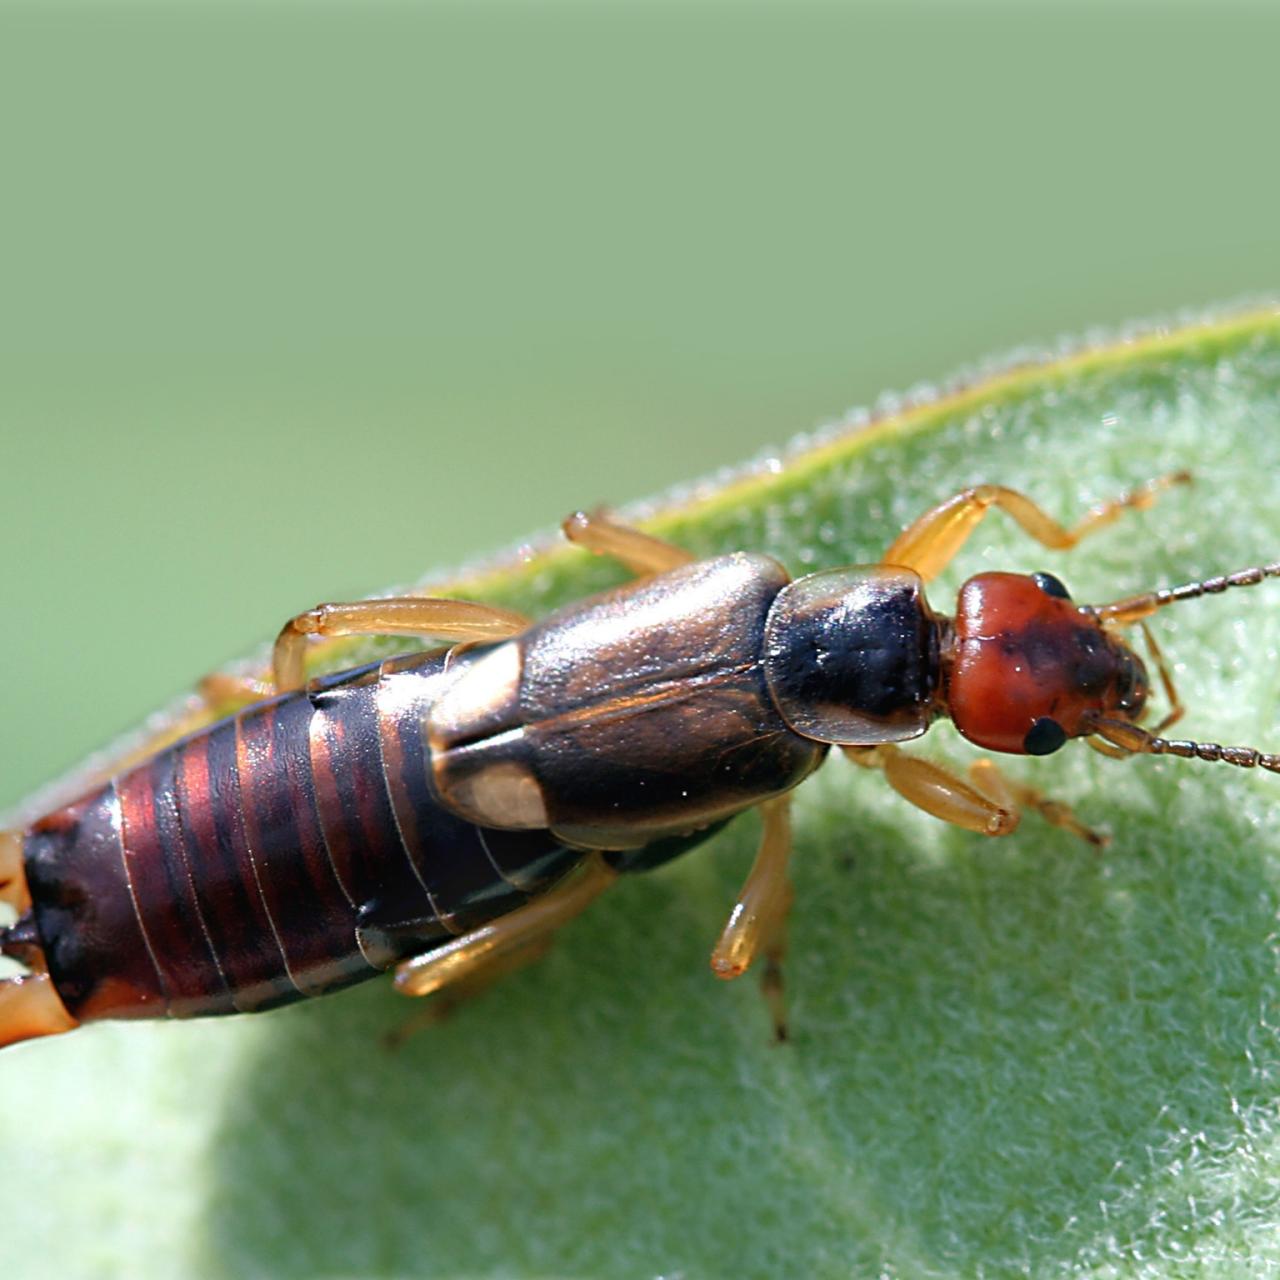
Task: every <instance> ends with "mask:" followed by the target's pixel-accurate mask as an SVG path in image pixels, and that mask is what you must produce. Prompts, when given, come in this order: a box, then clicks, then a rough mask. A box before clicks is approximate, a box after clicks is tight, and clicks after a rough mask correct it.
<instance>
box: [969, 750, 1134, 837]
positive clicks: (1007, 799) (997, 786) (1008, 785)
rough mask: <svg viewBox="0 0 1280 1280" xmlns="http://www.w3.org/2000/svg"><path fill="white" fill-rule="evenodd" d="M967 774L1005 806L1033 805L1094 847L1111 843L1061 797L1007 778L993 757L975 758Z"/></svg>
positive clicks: (978, 786) (1057, 825)
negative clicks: (1083, 820)
mask: <svg viewBox="0 0 1280 1280" xmlns="http://www.w3.org/2000/svg"><path fill="white" fill-rule="evenodd" d="M969 778H970V780H971V781H972V782H973V784H974V786H975V787H977V788H978V790H979V791H982V792H983V793H984V794H986V795H988V796H990V797H991V798H992V799H993V800H995V801H996V802H997V803H999V804H1000V805H1001V806H1002V807H1004V808H1007V809H1012V810H1016V809H1020V808H1021V809H1034V810H1035V811H1036V812H1037V813H1038V814H1039V815H1040V816H1041V817H1042V818H1043V819H1044V820H1045V821H1046V822H1047V823H1049V825H1050V826H1054V827H1061V828H1062V829H1063V830H1064V831H1070V832H1071V834H1072V835H1075V836H1079V837H1080V839H1081V840H1083V841H1085V842H1086V843H1087V844H1091V845H1092V846H1093V847H1094V848H1095V849H1105V848H1106V847H1107V845H1109V844H1110V843H1111V838H1110V837H1109V836H1105V835H1103V834H1102V833H1101V832H1098V831H1094V830H1093V828H1092V827H1086V826H1085V825H1084V823H1083V822H1081V821H1080V819H1079V818H1077V817H1076V815H1075V814H1074V813H1073V812H1072V811H1071V809H1070V807H1069V806H1067V805H1065V804H1063V803H1062V802H1061V801H1060V800H1051V799H1050V798H1049V797H1048V796H1046V795H1045V794H1044V792H1042V791H1037V790H1036V789H1035V788H1034V787H1028V786H1024V785H1023V784H1022V783H1020V782H1014V781H1013V780H1012V779H1011V778H1006V777H1005V776H1004V774H1003V773H1001V772H1000V769H999V768H998V766H997V765H996V764H995V762H994V761H992V760H975V761H974V762H973V763H972V764H971V765H970V766H969Z"/></svg>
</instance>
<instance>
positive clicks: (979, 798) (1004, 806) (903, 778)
mask: <svg viewBox="0 0 1280 1280" xmlns="http://www.w3.org/2000/svg"><path fill="white" fill-rule="evenodd" d="M842 750H843V751H844V753H845V755H846V756H848V757H849V759H850V760H852V761H853V763H854V764H857V765H861V766H862V767H863V768H864V769H882V770H884V776H885V779H886V781H887V782H888V783H889V785H890V786H891V787H892V788H893V789H894V790H895V791H896V792H897V793H898V794H899V795H900V796H902V797H903V799H905V800H909V801H910V802H911V803H912V804H913V805H915V806H916V808H918V809H923V810H924V811H925V813H931V814H932V815H933V816H934V817H935V818H941V819H942V820H943V822H951V823H954V824H955V825H956V826H957V827H964V829H965V830H966V831H976V832H977V833H978V834H979V835H982V836H1007V835H1008V834H1009V833H1010V832H1011V831H1013V830H1014V828H1015V827H1017V825H1018V816H1019V815H1018V809H1017V806H1016V804H1014V803H1012V799H1010V802H1008V803H1006V802H1005V801H1004V800H1003V799H996V798H993V797H991V796H988V795H984V794H983V793H982V792H981V791H979V790H978V789H977V788H976V787H973V786H971V785H970V784H969V783H968V782H966V781H965V780H964V779H963V778H960V777H957V776H956V775H955V774H954V773H952V772H951V771H950V770H948V769H944V768H943V767H942V766H941V765H937V764H934V763H933V762H932V761H930V760H921V759H918V758H917V757H915V756H909V755H905V754H904V753H903V752H901V751H899V750H898V748H897V747H895V746H892V745H885V746H880V747H843V748H842Z"/></svg>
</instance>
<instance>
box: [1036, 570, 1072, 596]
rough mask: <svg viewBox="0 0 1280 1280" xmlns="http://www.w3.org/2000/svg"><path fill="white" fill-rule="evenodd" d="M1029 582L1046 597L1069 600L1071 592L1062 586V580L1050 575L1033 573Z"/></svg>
mask: <svg viewBox="0 0 1280 1280" xmlns="http://www.w3.org/2000/svg"><path fill="white" fill-rule="evenodd" d="M1031 580H1032V582H1034V583H1035V584H1036V586H1037V587H1039V588H1040V590H1041V591H1043V592H1044V593H1045V595H1047V596H1055V597H1057V599H1059V600H1070V599H1071V592H1070V591H1068V590H1067V589H1066V587H1064V586H1063V585H1062V579H1061V578H1059V577H1056V576H1055V575H1054V574H1052V573H1033V574H1032V575H1031Z"/></svg>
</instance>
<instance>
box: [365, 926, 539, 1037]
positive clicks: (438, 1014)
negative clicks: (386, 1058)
mask: <svg viewBox="0 0 1280 1280" xmlns="http://www.w3.org/2000/svg"><path fill="white" fill-rule="evenodd" d="M554 941H555V939H554V937H553V936H552V935H551V934H550V933H548V934H544V935H543V936H542V937H540V938H534V939H532V940H531V941H529V942H526V943H525V944H524V946H522V947H517V948H516V949H515V950H513V951H507V952H502V953H499V954H497V955H490V956H489V957H487V958H486V959H483V960H479V961H477V962H476V965H475V967H474V968H473V969H472V970H471V971H470V972H469V973H467V974H466V975H464V976H462V977H459V978H456V979H454V980H453V981H451V982H450V983H449V986H448V987H447V988H446V989H445V990H444V991H440V992H437V993H436V995H435V998H434V999H431V1000H428V1001H427V1002H426V1007H425V1008H424V1009H421V1010H419V1011H418V1012H417V1013H415V1014H414V1015H413V1016H412V1017H409V1018H406V1019H405V1020H404V1022H402V1023H401V1024H400V1026H398V1027H397V1028H396V1029H395V1030H394V1031H389V1032H387V1034H386V1035H385V1036H384V1037H383V1042H384V1043H385V1044H386V1046H387V1048H388V1049H399V1048H400V1047H401V1046H403V1045H404V1044H405V1042H406V1041H408V1040H409V1039H410V1038H411V1037H412V1036H414V1035H416V1034H417V1033H418V1032H419V1031H421V1030H423V1029H424V1028H425V1027H432V1026H435V1025H436V1023H438V1022H443V1021H444V1020H445V1019H446V1018H449V1017H452V1016H453V1014H454V1012H455V1011H456V1010H457V1009H458V1007H459V1006H460V1005H463V1004H465V1003H466V1002H467V1001H468V1000H474V999H475V998H476V997H477V996H479V995H483V994H484V992H486V991H488V989H489V988H490V987H491V986H493V985H494V984H495V983H497V982H500V981H501V980H502V979H503V978H506V977H508V976H509V975H510V974H513V973H517V972H519V971H520V970H521V969H524V968H527V967H528V966H529V965H531V964H535V963H536V962H537V961H539V960H541V959H542V957H543V956H545V955H546V954H547V952H548V951H550V950H551V944H552V942H554Z"/></svg>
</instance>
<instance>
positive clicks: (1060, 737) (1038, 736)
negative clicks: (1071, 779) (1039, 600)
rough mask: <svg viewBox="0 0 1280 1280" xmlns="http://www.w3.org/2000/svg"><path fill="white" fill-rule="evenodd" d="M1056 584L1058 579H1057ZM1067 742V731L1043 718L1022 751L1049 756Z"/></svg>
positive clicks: (1031, 729)
mask: <svg viewBox="0 0 1280 1280" xmlns="http://www.w3.org/2000/svg"><path fill="white" fill-rule="evenodd" d="M1054 581H1055V582H1056V581H1057V579H1056V578H1055V579H1054ZM1066 740H1067V731H1066V730H1065V729H1064V728H1063V727H1062V726H1061V725H1060V724H1059V723H1058V722H1057V721H1056V720H1053V719H1051V718H1050V717H1049V716H1041V717H1040V719H1039V720H1037V721H1036V722H1035V724H1033V725H1032V726H1031V728H1030V729H1028V730H1027V736H1026V737H1025V738H1023V740H1022V749H1023V751H1025V752H1026V753H1027V755H1029V756H1049V755H1052V754H1053V753H1054V752H1055V751H1057V749H1058V748H1059V747H1060V746H1062V745H1063V743H1065V742H1066Z"/></svg>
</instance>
